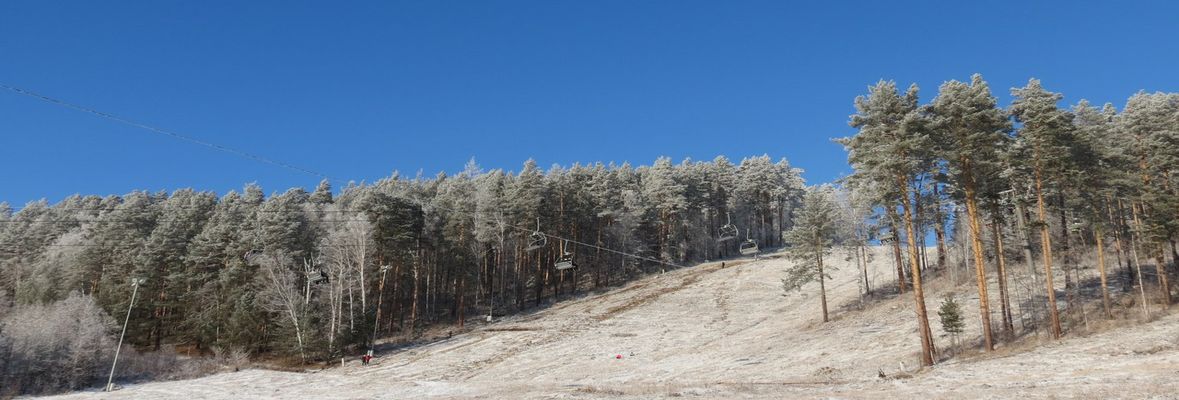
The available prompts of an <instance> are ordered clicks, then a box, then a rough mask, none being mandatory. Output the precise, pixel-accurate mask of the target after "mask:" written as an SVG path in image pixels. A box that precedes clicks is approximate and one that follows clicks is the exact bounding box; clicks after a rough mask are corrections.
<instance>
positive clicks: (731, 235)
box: [716, 214, 739, 242]
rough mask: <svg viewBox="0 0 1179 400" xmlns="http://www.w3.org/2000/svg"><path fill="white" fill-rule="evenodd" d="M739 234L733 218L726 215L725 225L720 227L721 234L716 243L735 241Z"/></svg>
mask: <svg viewBox="0 0 1179 400" xmlns="http://www.w3.org/2000/svg"><path fill="white" fill-rule="evenodd" d="M738 232H739V231H738V230H737V227H736V226H735V225H733V221H732V216H731V215H730V214H725V225H724V226H722V227H720V234H719V235H717V238H716V241H718V242H724V241H728V240H732V239H735V238H736V237H737V233H738Z"/></svg>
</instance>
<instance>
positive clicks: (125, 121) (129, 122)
mask: <svg viewBox="0 0 1179 400" xmlns="http://www.w3.org/2000/svg"><path fill="white" fill-rule="evenodd" d="M0 88H3V89H6V90H8V91H11V92H14V93H17V94H20V95H23V96H28V97H31V98H34V99H38V100H41V101H44V102H47V103H50V104H55V105H58V106H62V107H66V108H70V109H73V110H77V111H81V112H85V113H88V114H92V115H95V116H97V117H100V118H103V119H107V120H111V121H115V122H118V123H120V124H124V125H129V126H132V127H136V128H140V129H144V130H147V131H150V132H153V133H156V134H160V135H164V136H168V137H171V138H173V139H177V140H181V141H185V142H188V143H192V144H196V145H200V146H204V147H208V148H211V149H214V150H217V151H221V152H225V153H229V154H233V155H236V156H238V157H242V158H246V159H250V160H254V161H257V162H261V163H266V164H270V165H274V166H278V167H282V168H286V169H288V170H291V171H295V172H299V173H301V174H306V175H311V176H315V177H319V178H324V179H329V180H330V179H332V177H330V176H328V175H327V174H324V173H320V172H316V171H313V170H310V169H306V168H303V167H298V166H295V165H292V164H288V163H285V162H282V161H277V160H273V159H270V158H267V157H263V156H260V155H256V154H253V153H250V152H246V151H242V150H238V149H235V148H232V147H227V146H222V145H219V144H216V143H211V142H207V141H204V140H200V139H197V138H194V137H191V136H187V135H183V134H180V133H177V132H174V131H170V130H167V129H163V128H157V127H155V126H152V125H147V124H144V123H140V122H136V121H133V120H130V119H126V118H123V117H119V116H116V115H114V114H110V113H105V112H102V111H99V110H96V109H93V108H89V107H85V106H81V105H78V104H74V103H70V102H67V101H64V100H60V99H57V98H53V97H49V96H46V95H43V94H40V93H37V92H34V91H31V90H26V89H22V88H18V87H15V86H11V85H8V84H5V83H3V82H0ZM405 199H406V200H410V201H412V202H414V203H417V204H418V206H419V207H423V208H425V207H426V206H427V205H426V204H424V202H422V201H420V200H418V199H413V198H409V197H405ZM429 206H430V207H434V208H438V209H442V210H447V211H450V212H454V213H462V214H468V215H471V214H478V213H479V211H477V210H475V211H460V210H455V209H449V208H447V207H444V206H439V205H433V204H432V205H429ZM501 211H503V210H501ZM508 227H511V228H515V229H519V230H522V231H526V232H532V229H529V228H524V227H520V226H516V225H508ZM544 235H545V236H548V237H552V238H555V239H561V240H565V241H567V242H569V243H574V244H577V245H580V246H585V247H590V248H594V249H598V250H602V251H606V252H610V253H615V254H618V255H622V256H626V257H631V258H634V259H638V260H644V261H651V262H655V263H659V264H663V265H668V266H672V267H677V268H683V266H682V265H679V264H675V263H671V262H667V261H663V260H659V259H656V258H651V257H645V256H641V255H638V254H632V253H627V252H624V251H619V250H615V249H611V248H608V247H603V246H597V245H593V244H589V243H585V242H580V241H577V240H572V239H568V238H564V237H561V236H557V235H552V234H547V233H545V234H544Z"/></svg>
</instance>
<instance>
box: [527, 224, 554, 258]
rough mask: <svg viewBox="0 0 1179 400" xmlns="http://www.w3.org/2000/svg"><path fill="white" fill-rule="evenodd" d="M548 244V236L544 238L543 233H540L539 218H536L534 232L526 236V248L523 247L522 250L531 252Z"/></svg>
mask: <svg viewBox="0 0 1179 400" xmlns="http://www.w3.org/2000/svg"><path fill="white" fill-rule="evenodd" d="M548 243H549V239H548V236H546V235H545V234H544V233H542V232H541V231H540V218H537V219H536V230H535V231H533V232H532V234H530V235H528V247H525V248H524V250H526V251H533V250H536V249H539V248H541V247H544V246H545V245H546V244H548Z"/></svg>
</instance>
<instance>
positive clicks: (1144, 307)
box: [1130, 204, 1150, 320]
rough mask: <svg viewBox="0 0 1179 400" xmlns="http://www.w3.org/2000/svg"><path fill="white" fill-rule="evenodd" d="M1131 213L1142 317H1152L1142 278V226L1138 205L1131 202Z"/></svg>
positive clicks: (1133, 247) (1131, 255)
mask: <svg viewBox="0 0 1179 400" xmlns="http://www.w3.org/2000/svg"><path fill="white" fill-rule="evenodd" d="M1130 214H1132V215H1133V217H1134V229H1132V230H1130V257H1132V258H1133V259H1134V270H1135V271H1136V272H1138V293H1139V294H1140V295H1141V296H1142V298H1141V300H1142V317H1143V318H1146V319H1147V320H1149V319H1150V308H1149V307H1148V306H1147V305H1146V282H1145V281H1143V280H1142V263H1141V262H1139V261H1138V231H1139V228H1140V227H1141V226H1142V224H1141V222H1139V221H1138V207H1137V206H1135V205H1134V204H1130Z"/></svg>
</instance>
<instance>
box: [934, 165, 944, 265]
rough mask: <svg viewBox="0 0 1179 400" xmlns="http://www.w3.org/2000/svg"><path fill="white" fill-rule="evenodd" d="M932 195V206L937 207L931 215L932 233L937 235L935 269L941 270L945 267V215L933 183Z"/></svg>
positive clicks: (936, 186) (939, 196) (936, 187)
mask: <svg viewBox="0 0 1179 400" xmlns="http://www.w3.org/2000/svg"><path fill="white" fill-rule="evenodd" d="M933 196H934V199H935V200H934V201H935V202H934V206H935V207H937V212H936V213H934V215H933V217H934V219H935V221H934V226H933V233H934V236H936V237H937V269H938V270H939V271H943V270H945V268H946V220H945V219H946V218H945V217H946V216H945V215H944V214H943V213H942V204H941V195H940V194H939V193H938V185H936V184H935V185H933Z"/></svg>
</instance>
